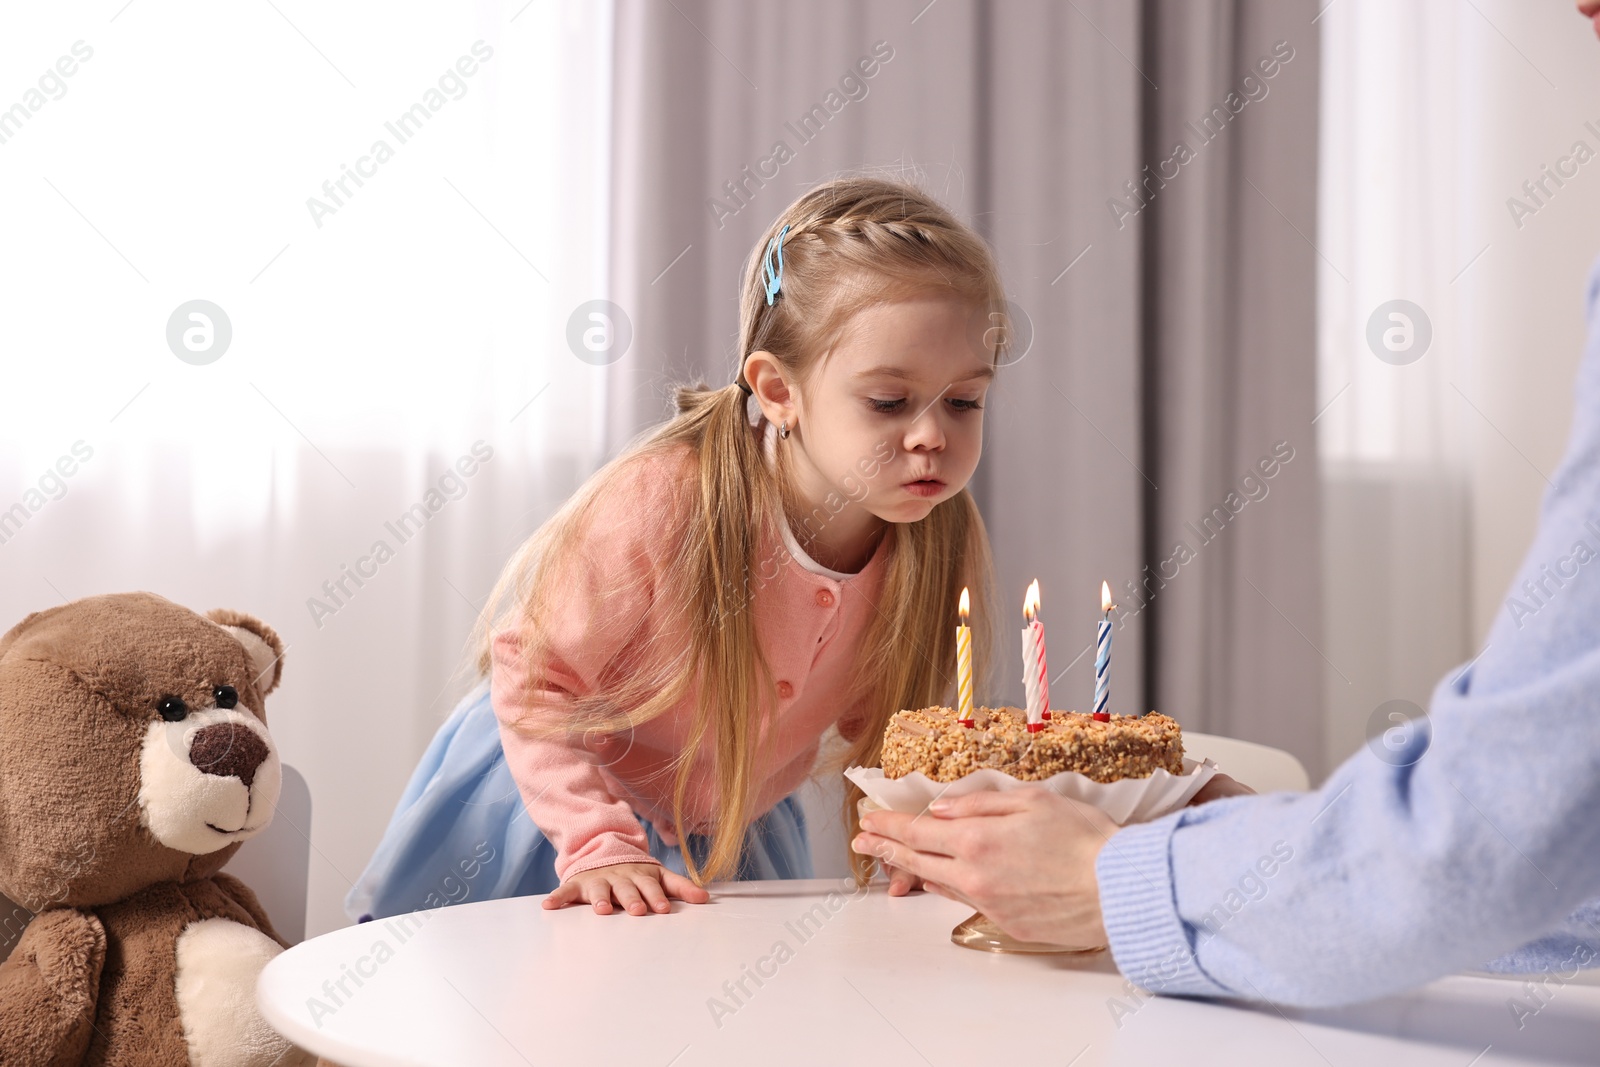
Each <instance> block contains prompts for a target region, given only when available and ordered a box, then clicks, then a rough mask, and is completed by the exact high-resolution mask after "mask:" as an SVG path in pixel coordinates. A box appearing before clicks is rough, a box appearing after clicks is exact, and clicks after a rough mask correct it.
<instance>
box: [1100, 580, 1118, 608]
mask: <svg viewBox="0 0 1600 1067" xmlns="http://www.w3.org/2000/svg"><path fill="white" fill-rule="evenodd" d="M1114 607H1116V605H1115V604H1113V603H1112V602H1111V583H1110V582H1101V583H1100V610H1101V611H1110V610H1111V609H1112V608H1114Z"/></svg>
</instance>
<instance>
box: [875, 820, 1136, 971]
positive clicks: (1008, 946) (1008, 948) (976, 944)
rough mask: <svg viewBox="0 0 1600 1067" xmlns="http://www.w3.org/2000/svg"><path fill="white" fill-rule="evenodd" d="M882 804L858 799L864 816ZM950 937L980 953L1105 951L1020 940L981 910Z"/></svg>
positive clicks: (1078, 953)
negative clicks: (997, 924)
mask: <svg viewBox="0 0 1600 1067" xmlns="http://www.w3.org/2000/svg"><path fill="white" fill-rule="evenodd" d="M887 810H888V809H887V808H885V807H884V806H883V805H881V804H878V803H875V802H874V801H873V800H872V798H871V797H862V798H861V799H860V800H858V801H856V811H857V812H858V813H860V814H862V815H865V814H867V813H868V812H872V811H887ZM950 940H951V941H954V942H955V943H956V944H958V945H960V946H961V947H962V948H970V949H976V950H977V951H979V952H1006V953H1031V954H1034V955H1042V954H1046V953H1048V954H1053V955H1070V956H1092V955H1094V954H1095V953H1096V952H1104V951H1105V950H1106V948H1107V947H1108V946H1106V945H1082V946H1074V945H1052V944H1050V943H1049V942H1047V941H1019V940H1018V939H1017V938H1014V937H1012V936H1011V935H1010V934H1008V933H1006V932H1005V931H1004V930H1002V929H1000V928H999V927H998V926H996V925H995V924H994V921H993V920H992V919H990V918H989V917H988V916H987V915H985V914H984V913H983V912H981V911H975V912H973V913H972V914H971V915H970V916H968V917H967V918H965V919H963V920H962V921H961V922H960V923H959V924H958V925H957V926H956V928H955V929H954V930H951V931H950Z"/></svg>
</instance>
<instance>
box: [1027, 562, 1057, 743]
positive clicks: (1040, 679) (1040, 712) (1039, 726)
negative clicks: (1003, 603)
mask: <svg viewBox="0 0 1600 1067" xmlns="http://www.w3.org/2000/svg"><path fill="white" fill-rule="evenodd" d="M1022 617H1023V618H1024V619H1026V620H1027V622H1028V625H1027V626H1026V627H1024V628H1023V631H1022V687H1023V690H1024V691H1025V692H1026V693H1027V704H1028V731H1029V732H1030V733H1037V732H1038V731H1040V730H1043V729H1044V720H1045V719H1046V718H1048V717H1049V715H1050V668H1049V667H1048V666H1047V665H1046V663H1045V653H1044V623H1042V622H1040V621H1039V579H1037V578H1035V579H1034V580H1033V584H1031V585H1029V586H1028V595H1027V598H1026V599H1024V600H1023V602H1022Z"/></svg>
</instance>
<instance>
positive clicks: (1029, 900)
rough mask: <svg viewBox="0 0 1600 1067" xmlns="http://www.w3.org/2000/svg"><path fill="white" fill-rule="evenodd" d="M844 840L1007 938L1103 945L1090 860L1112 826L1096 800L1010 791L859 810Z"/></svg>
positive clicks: (1036, 791) (1044, 791)
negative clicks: (914, 808)
mask: <svg viewBox="0 0 1600 1067" xmlns="http://www.w3.org/2000/svg"><path fill="white" fill-rule="evenodd" d="M861 826H862V832H861V833H860V834H858V835H857V836H856V838H855V840H854V841H852V842H851V847H852V848H853V849H855V850H856V851H857V852H859V853H861V854H862V855H867V856H876V857H877V858H878V859H879V860H880V861H881V862H883V863H885V864H892V865H893V866H895V867H898V868H900V869H901V870H904V871H906V872H909V873H911V874H913V875H915V876H917V877H919V878H921V879H922V880H923V886H924V888H926V889H927V890H928V891H930V892H933V893H938V894H939V895H940V896H943V897H949V898H950V899H952V900H958V901H960V902H962V903H964V904H967V905H969V906H971V907H974V908H976V909H978V910H979V911H981V912H983V914H984V915H986V916H988V917H989V918H990V919H991V920H992V921H993V922H994V923H995V925H997V926H999V927H1000V929H1002V930H1004V931H1005V932H1006V933H1008V934H1010V935H1011V936H1012V937H1016V938H1020V939H1021V940H1024V941H1048V942H1051V943H1053V944H1060V945H1073V944H1082V945H1103V944H1105V936H1106V933H1105V925H1104V924H1103V923H1102V921H1101V919H1100V887H1099V884H1098V882H1097V881H1096V880H1095V871H1094V861H1095V858H1096V857H1097V856H1098V855H1099V854H1100V849H1101V848H1102V847H1104V845H1105V843H1106V842H1107V841H1108V840H1110V838H1111V835H1112V834H1114V833H1116V832H1117V830H1118V829H1119V827H1118V826H1117V824H1116V823H1114V822H1112V821H1111V817H1110V816H1108V815H1106V813H1105V812H1103V811H1101V810H1100V809H1099V808H1095V807H1091V806H1090V805H1088V804H1082V803H1079V802H1078V801H1075V800H1068V799H1067V798H1066V797H1063V796H1060V795H1058V794H1056V793H1052V792H1050V791H1049V790H1048V789H1038V788H1031V789H1028V788H1025V789H1010V790H1007V791H1005V792H1003V793H995V792H990V793H968V794H967V795H966V796H961V797H955V798H946V799H944V800H939V801H936V802H935V803H934V804H933V805H932V806H931V807H930V808H929V811H928V812H927V813H925V814H923V815H907V814H905V813H904V812H895V811H875V812H871V813H869V814H867V815H864V816H862V819H861Z"/></svg>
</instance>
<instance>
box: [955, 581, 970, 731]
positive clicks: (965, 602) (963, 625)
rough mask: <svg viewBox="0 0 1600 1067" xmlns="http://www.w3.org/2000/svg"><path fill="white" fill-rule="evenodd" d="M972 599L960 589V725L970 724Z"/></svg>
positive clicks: (957, 646) (958, 714) (958, 647)
mask: <svg viewBox="0 0 1600 1067" xmlns="http://www.w3.org/2000/svg"><path fill="white" fill-rule="evenodd" d="M971 605H972V599H971V597H969V596H968V595H967V590H966V589H965V588H964V587H963V588H962V590H961V622H960V623H959V624H958V625H957V626H956V691H957V692H958V693H959V694H960V695H959V697H958V703H959V705H960V706H959V709H958V712H957V715H956V718H958V719H960V720H961V725H962V726H972V725H974V724H973V721H972V627H970V626H968V625H967V614H968V612H969V611H970V609H971Z"/></svg>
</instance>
